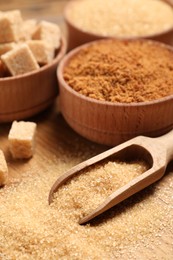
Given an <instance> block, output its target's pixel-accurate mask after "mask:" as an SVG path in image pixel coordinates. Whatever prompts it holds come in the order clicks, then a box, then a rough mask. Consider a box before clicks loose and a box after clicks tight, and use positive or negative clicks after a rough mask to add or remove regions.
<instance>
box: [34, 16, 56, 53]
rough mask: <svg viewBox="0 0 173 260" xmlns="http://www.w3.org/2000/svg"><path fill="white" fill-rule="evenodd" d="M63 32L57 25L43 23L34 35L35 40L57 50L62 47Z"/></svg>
mask: <svg viewBox="0 0 173 260" xmlns="http://www.w3.org/2000/svg"><path fill="white" fill-rule="evenodd" d="M60 38H61V32H60V28H59V26H58V25H57V24H54V23H51V22H47V21H41V22H40V23H39V24H38V26H37V28H36V30H35V31H34V33H33V35H32V39H33V40H43V41H45V42H46V43H49V44H51V45H52V46H53V47H54V48H55V49H58V48H59V46H60Z"/></svg>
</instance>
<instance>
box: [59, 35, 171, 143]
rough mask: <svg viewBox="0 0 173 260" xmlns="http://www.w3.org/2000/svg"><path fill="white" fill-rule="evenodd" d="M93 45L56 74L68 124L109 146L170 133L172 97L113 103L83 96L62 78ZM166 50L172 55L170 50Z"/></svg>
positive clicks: (63, 62) (61, 67)
mask: <svg viewBox="0 0 173 260" xmlns="http://www.w3.org/2000/svg"><path fill="white" fill-rule="evenodd" d="M102 41H106V40H102ZM144 41H145V40H144ZM150 42H151V41H150ZM153 43H155V44H160V43H156V42H153ZM90 44H97V41H95V42H92V43H87V44H85V45H83V46H80V47H78V48H76V49H74V50H72V51H71V52H69V53H68V54H67V55H65V57H64V58H63V59H62V61H61V62H60V65H59V67H58V70H57V77H58V81H59V92H60V109H61V113H62V115H63V117H64V118H65V120H66V121H67V123H68V124H69V125H70V126H71V127H72V128H73V129H74V130H75V131H76V132H77V133H79V134H80V135H82V136H83V137H85V138H87V139H89V140H91V141H94V142H96V143H100V144H105V145H109V146H114V145H117V144H120V143H122V142H124V141H126V140H128V139H131V138H133V137H135V136H138V135H145V136H150V137H156V136H160V135H162V134H164V133H166V132H168V131H169V130H171V129H172V127H173V95H170V96H167V97H164V98H161V99H158V100H154V101H149V102H139V103H113V102H108V101H99V100H96V99H93V98H89V97H87V96H84V95H82V94H80V93H78V92H76V91H75V90H73V89H72V88H71V87H70V86H69V85H68V84H67V83H66V81H65V80H64V77H63V71H64V68H65V66H66V65H67V64H68V62H69V60H70V59H71V58H72V57H73V56H74V55H76V54H77V53H78V51H79V50H81V49H82V48H86V47H87V46H89V45H90ZM162 45H163V44H162ZM164 46H165V47H166V48H169V49H171V50H172V51H173V49H172V48H171V47H169V46H167V45H164Z"/></svg>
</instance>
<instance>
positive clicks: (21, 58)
mask: <svg viewBox="0 0 173 260" xmlns="http://www.w3.org/2000/svg"><path fill="white" fill-rule="evenodd" d="M1 60H2V62H3V63H4V64H5V66H6V67H7V69H8V70H9V72H10V73H11V75H12V76H15V75H21V74H24V73H27V72H30V71H33V70H36V69H39V65H38V63H37V61H36V59H35V57H34V55H33V53H32V51H31V50H30V48H29V47H28V45H27V44H25V43H24V44H21V45H19V46H17V47H16V48H14V49H12V50H11V51H8V52H7V53H5V54H3V55H2V56H1Z"/></svg>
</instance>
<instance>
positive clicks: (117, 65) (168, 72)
mask: <svg viewBox="0 0 173 260" xmlns="http://www.w3.org/2000/svg"><path fill="white" fill-rule="evenodd" d="M172 60H173V52H172V51H171V50H169V49H167V48H164V47H163V45H158V44H157V43H154V42H153V43H152V42H148V41H131V42H124V41H111V40H109V41H100V42H98V43H97V44H91V45H89V46H87V47H86V48H84V49H82V50H80V51H79V52H78V53H77V54H76V55H74V56H73V57H72V58H71V59H70V61H69V63H68V64H67V65H66V67H65V69H64V79H65V81H66V82H67V83H68V84H69V86H70V87H72V88H73V89H74V90H76V91H77V92H79V93H81V94H83V95H86V96H88V97H90V98H94V99H98V100H104V101H110V102H124V103H132V102H144V101H152V100H156V99H160V98H162V97H165V96H168V95H171V94H173V63H172Z"/></svg>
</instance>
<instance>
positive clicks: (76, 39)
mask: <svg viewBox="0 0 173 260" xmlns="http://www.w3.org/2000/svg"><path fill="white" fill-rule="evenodd" d="M78 1H79V0H71V1H69V3H68V4H67V5H66V7H65V9H64V20H65V24H66V28H67V37H68V50H72V49H74V48H75V47H77V46H79V45H82V44H84V43H87V42H91V41H95V40H99V39H106V38H110V37H111V38H112V36H103V35H99V34H95V33H92V32H89V31H85V30H83V28H81V27H78V26H76V25H75V24H74V22H73V21H71V20H70V19H69V16H68V12H69V11H70V10H71V9H72V6H73V5H76V4H78ZM161 1H163V2H166V3H167V4H169V5H170V6H171V7H172V8H173V2H172V0H161ZM93 4H94V2H93ZM114 38H117V39H128V40H130V39H132V40H133V39H135V38H143V39H151V40H155V41H159V42H163V43H166V44H169V45H172V44H173V26H172V27H171V28H170V29H168V30H164V31H162V32H160V33H156V34H153V35H145V36H142V37H137V36H136V37H130V38H129V37H128V38H127V37H124V38H122V37H118V36H116V35H115V37H114Z"/></svg>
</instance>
